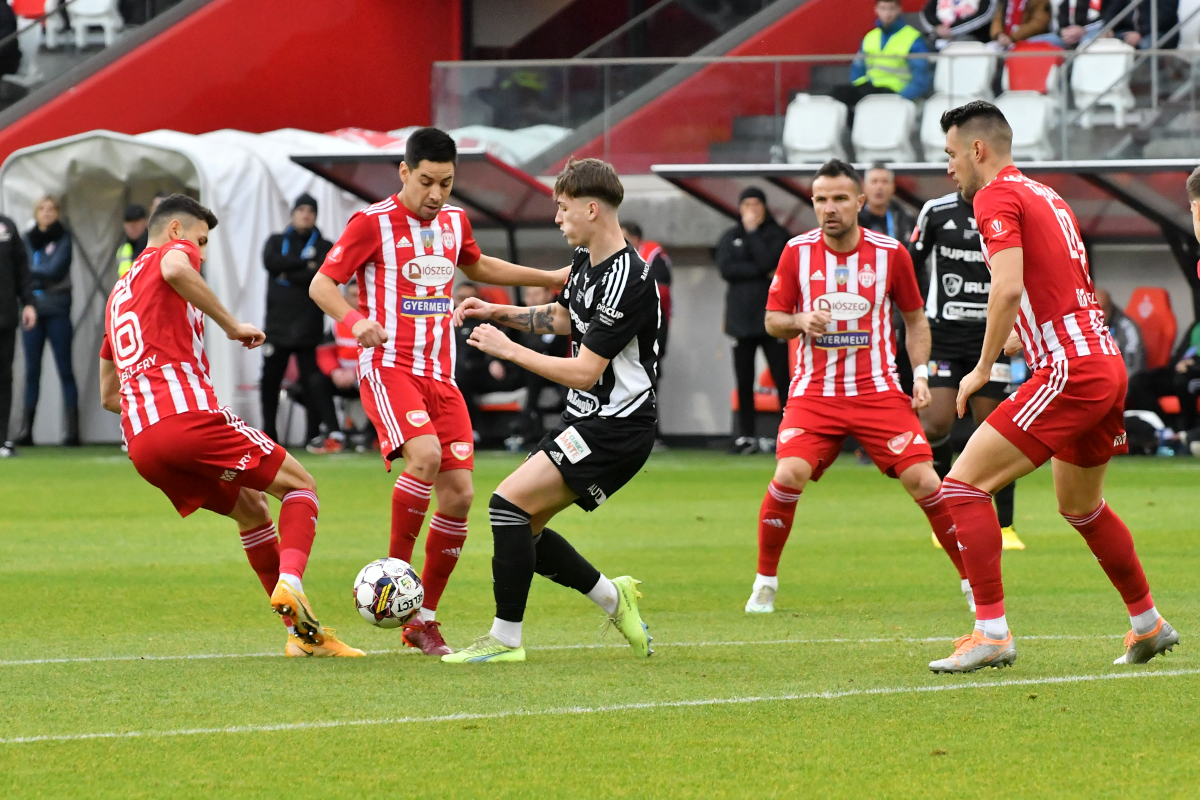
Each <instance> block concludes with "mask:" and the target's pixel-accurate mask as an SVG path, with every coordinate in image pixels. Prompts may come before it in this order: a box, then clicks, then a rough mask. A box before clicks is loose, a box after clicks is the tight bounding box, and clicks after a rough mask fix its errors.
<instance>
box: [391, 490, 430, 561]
mask: <svg viewBox="0 0 1200 800" xmlns="http://www.w3.org/2000/svg"><path fill="white" fill-rule="evenodd" d="M432 489H433V484H432V483H426V482H425V481H423V480H421V479H420V478H414V477H413V476H412V475H409V474H408V473H407V472H401V473H400V477H399V478H396V487H395V488H394V489H392V539H391V543H390V544H389V545H388V557H389V558H398V559H400V560H401V561H408V562H410V563H411V562H412V552H413V547H414V546H415V545H416V543H417V534H419V533H420V532H421V525H422V524H424V522H425V512H427V511H428V510H429V493H430V491H432Z"/></svg>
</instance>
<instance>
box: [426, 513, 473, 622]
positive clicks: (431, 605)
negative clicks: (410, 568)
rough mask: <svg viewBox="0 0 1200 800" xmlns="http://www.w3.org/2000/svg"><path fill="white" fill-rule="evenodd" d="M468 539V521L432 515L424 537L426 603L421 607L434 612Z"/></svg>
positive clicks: (440, 514)
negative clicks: (427, 532) (427, 531)
mask: <svg viewBox="0 0 1200 800" xmlns="http://www.w3.org/2000/svg"><path fill="white" fill-rule="evenodd" d="M466 540H467V521H466V520H465V519H458V518H457V517H447V516H446V515H444V514H442V513H440V512H434V515H433V519H431V520H430V521H429V534H428V535H427V536H426V537H425V567H424V569H422V570H421V583H423V584H425V600H424V602H422V603H421V607H422V608H427V609H429V610H430V611H436V610H437V606H438V600H440V599H441V597H442V592H444V591H445V590H446V583H447V582H449V580H450V573H451V572H454V566H455V565H456V564H457V563H458V557H459V556H460V555H462V547H463V543H464V542H465V541H466Z"/></svg>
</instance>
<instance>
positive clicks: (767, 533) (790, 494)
mask: <svg viewBox="0 0 1200 800" xmlns="http://www.w3.org/2000/svg"><path fill="white" fill-rule="evenodd" d="M811 475H812V467H811V466H810V465H809V463H808V462H807V461H805V460H804V459H802V458H796V457H795V456H791V457H786V458H781V459H779V463H777V464H776V465H775V477H774V479H773V480H772V481H771V482H770V483H769V484H767V493H766V494H765V495H763V501H762V505H761V506H760V507H759V509H758V573H757V574H756V575H755V576H754V586H753V587H752V588H751V590H750V599H749V600H747V601H746V613H747V614H770V613H771V612H773V611H774V610H775V593H776V592H777V591H779V559H780V557H782V555H783V546H784V545H785V544H787V540H788V536H789V535H791V532H792V524H793V522H795V519H796V503H798V502H799V501H800V494H801V493H802V492H803V490H804V485H805V484H806V483H808V479H809V477H810V476H811Z"/></svg>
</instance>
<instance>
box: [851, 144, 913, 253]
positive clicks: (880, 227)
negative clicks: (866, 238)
mask: <svg viewBox="0 0 1200 800" xmlns="http://www.w3.org/2000/svg"><path fill="white" fill-rule="evenodd" d="M863 193H864V194H866V196H867V202H866V203H865V204H864V205H863V207H862V211H859V212H858V224H859V225H861V226H862V227H864V228H867V229H869V230H873V231H875V232H877V233H882V234H884V235H885V236H890V237H892V238H893V239H899V240H900V241H901V242H904V243H905V245H906V246H907V244H908V240H909V237H911V236H912V232H913V228H914V227H916V224H917V222H916V220H915V219H913V216H912V214H909V213H908V211H907V210H905V208H904V206H902V205H900V203H898V202H896V176H895V175H894V174H893V173H892V171H891V170H890V169H888V168H887V167H886V166H885V165H884V164H883V163H882V162H878V161H877V162H875V164H873V165H872V166H871V168H870V169H869V170H867V177H866V180H865V182H864V183H863Z"/></svg>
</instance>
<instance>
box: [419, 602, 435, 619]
mask: <svg viewBox="0 0 1200 800" xmlns="http://www.w3.org/2000/svg"><path fill="white" fill-rule="evenodd" d="M436 619H437V611H436V610H434V609H432V608H425V607H424V606H422V607H421V622H433V621H434V620H436Z"/></svg>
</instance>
